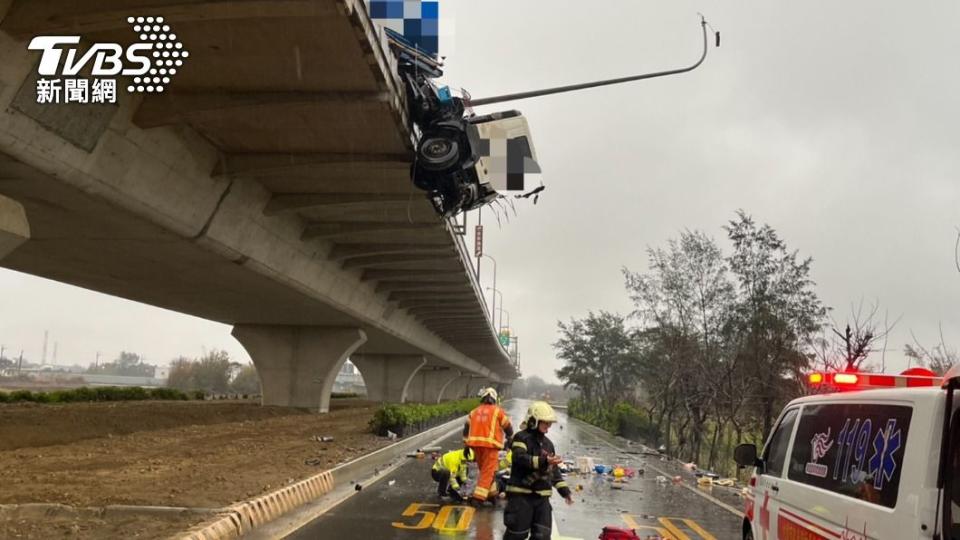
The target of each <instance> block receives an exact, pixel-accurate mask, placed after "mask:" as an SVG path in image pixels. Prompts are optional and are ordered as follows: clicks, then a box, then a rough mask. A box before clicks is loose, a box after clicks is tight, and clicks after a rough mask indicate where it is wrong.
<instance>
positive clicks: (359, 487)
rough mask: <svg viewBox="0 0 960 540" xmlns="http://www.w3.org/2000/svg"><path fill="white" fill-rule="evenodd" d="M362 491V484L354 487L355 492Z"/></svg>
mask: <svg viewBox="0 0 960 540" xmlns="http://www.w3.org/2000/svg"><path fill="white" fill-rule="evenodd" d="M361 489H363V486H361V485H360V484H357V485H355V486H353V490H354V491H360V490H361Z"/></svg>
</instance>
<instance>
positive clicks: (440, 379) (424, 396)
mask: <svg viewBox="0 0 960 540" xmlns="http://www.w3.org/2000/svg"><path fill="white" fill-rule="evenodd" d="M459 376H460V372H459V371H455V370H453V369H450V368H449V367H444V366H423V367H422V368H420V371H418V372H417V375H416V376H415V377H414V378H413V381H411V382H410V388H409V389H408V391H407V399H408V400H410V401H419V402H421V403H440V396H441V392H442V391H443V389H444V387H445V386H446V385H447V383H448V382H450V381H451V380H452V379H456V378H457V377H459Z"/></svg>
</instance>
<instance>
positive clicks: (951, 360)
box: [903, 324, 960, 375]
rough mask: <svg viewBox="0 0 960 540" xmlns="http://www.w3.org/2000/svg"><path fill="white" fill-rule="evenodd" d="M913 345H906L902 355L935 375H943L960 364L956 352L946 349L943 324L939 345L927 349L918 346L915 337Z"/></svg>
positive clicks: (914, 337) (918, 343)
mask: <svg viewBox="0 0 960 540" xmlns="http://www.w3.org/2000/svg"><path fill="white" fill-rule="evenodd" d="M910 335H911V336H912V337H913V345H911V344H909V343H907V344H906V345H905V346H904V350H903V353H904V354H905V355H906V356H907V358H910V359H912V360H914V361H916V362H917V364H918V365H920V366H922V367H925V368H927V369H929V370H931V371H933V372H935V373H936V374H937V375H943V374H945V373H946V372H947V371H948V370H949V369H950V368H951V367H953V366H955V365H957V364H958V363H960V355H958V354H957V350H956V349H953V348H951V347H948V346H947V344H946V341H945V340H944V339H943V324H941V325H940V343H938V344H936V345H934V346H933V347H930V348H927V347H924V346H923V345H921V344H920V340H918V339H917V336H915V335H913V332H910Z"/></svg>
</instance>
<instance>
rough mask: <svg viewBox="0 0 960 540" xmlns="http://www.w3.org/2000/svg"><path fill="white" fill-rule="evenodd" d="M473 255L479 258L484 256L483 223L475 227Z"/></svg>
mask: <svg viewBox="0 0 960 540" xmlns="http://www.w3.org/2000/svg"><path fill="white" fill-rule="evenodd" d="M473 256H474V257H476V258H478V259H479V258H480V257H483V225H477V226H476V227H475V228H474V237H473Z"/></svg>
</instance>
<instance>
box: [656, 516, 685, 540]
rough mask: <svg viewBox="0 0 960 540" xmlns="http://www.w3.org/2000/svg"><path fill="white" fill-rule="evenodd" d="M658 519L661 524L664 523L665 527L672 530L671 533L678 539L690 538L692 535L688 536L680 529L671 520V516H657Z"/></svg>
mask: <svg viewBox="0 0 960 540" xmlns="http://www.w3.org/2000/svg"><path fill="white" fill-rule="evenodd" d="M657 521H659V522H660V524H661V525H663V527H664V528H665V529H667V530H668V531H670V534H671V535H673V537H674V538H675V539H676V540H690V537H689V536H687V535H686V533H684V532H683V531H681V530H680V529H678V528H677V526H676V525H674V524H673V522H672V521H670V518H665V517H662V518H657Z"/></svg>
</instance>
